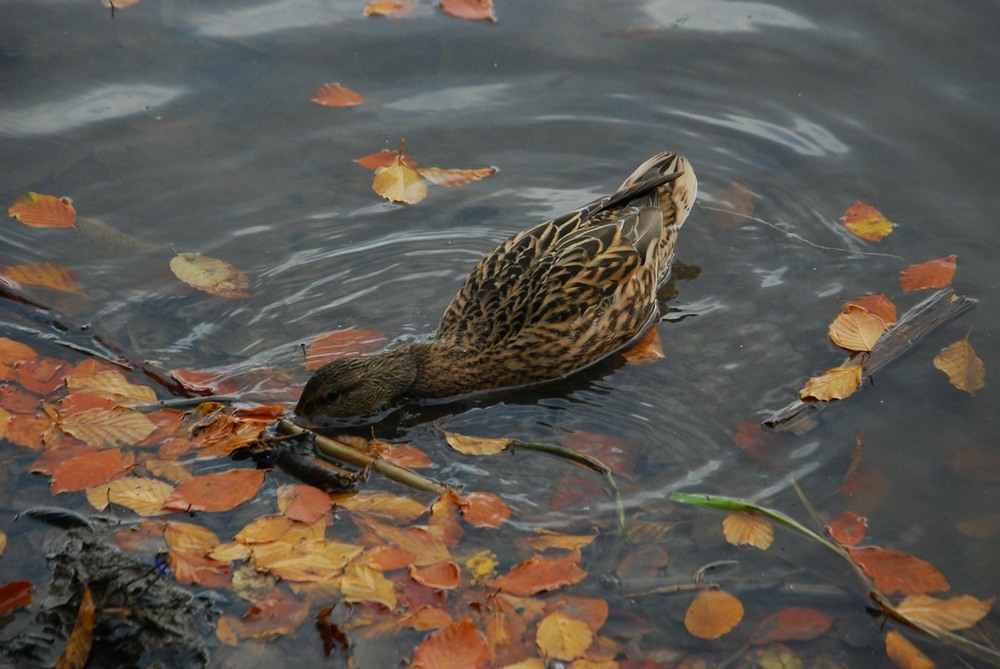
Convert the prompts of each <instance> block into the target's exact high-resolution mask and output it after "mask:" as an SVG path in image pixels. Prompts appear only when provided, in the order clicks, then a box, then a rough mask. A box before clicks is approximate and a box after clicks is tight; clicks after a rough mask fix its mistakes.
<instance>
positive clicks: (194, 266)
mask: <svg viewBox="0 0 1000 669" xmlns="http://www.w3.org/2000/svg"><path fill="white" fill-rule="evenodd" d="M170 270H171V271H172V272H173V273H174V276H176V277H177V278H178V279H180V280H181V281H183V282H184V283H186V284H187V285H189V286H191V287H192V288H196V289H198V290H200V291H203V292H206V293H209V294H211V295H216V296H218V297H228V298H234V299H244V298H247V297H250V278H249V277H248V276H247V275H246V273H245V272H243V271H242V270H240V269H237V268H236V267H235V266H234V265H232V264H231V263H228V262H226V261H225V260H219V259H218V258H211V257H209V256H203V255H201V254H200V253H178V254H177V255H176V256H174V257H173V258H172V259H171V260H170Z"/></svg>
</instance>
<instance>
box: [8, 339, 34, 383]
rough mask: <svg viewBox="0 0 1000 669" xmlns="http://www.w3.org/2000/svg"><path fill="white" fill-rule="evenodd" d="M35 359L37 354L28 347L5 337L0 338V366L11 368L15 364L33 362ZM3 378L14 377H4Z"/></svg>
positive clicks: (9, 377)
mask: <svg viewBox="0 0 1000 669" xmlns="http://www.w3.org/2000/svg"><path fill="white" fill-rule="evenodd" d="M37 357H38V353H36V352H35V350H34V349H33V348H31V347H30V346H28V345H26V344H22V343H21V342H19V341H14V340H13V339H8V338H7V337H0V365H3V366H5V367H11V366H13V365H15V364H17V363H21V362H27V361H28V360H34V359H35V358H37ZM4 378H8V379H11V378H14V377H12V376H5V377H4Z"/></svg>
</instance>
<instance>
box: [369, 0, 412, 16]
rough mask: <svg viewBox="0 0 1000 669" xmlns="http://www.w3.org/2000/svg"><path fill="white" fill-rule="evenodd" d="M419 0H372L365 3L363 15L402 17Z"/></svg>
mask: <svg viewBox="0 0 1000 669" xmlns="http://www.w3.org/2000/svg"><path fill="white" fill-rule="evenodd" d="M418 4H420V0H372V1H371V2H369V3H368V4H367V5H365V9H364V14H365V16H392V17H393V18H397V19H398V18H402V17H404V16H406V15H407V14H409V13H410V12H412V11H413V9H414V7H416V6H417V5H418Z"/></svg>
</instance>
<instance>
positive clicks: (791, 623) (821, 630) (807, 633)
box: [749, 606, 833, 646]
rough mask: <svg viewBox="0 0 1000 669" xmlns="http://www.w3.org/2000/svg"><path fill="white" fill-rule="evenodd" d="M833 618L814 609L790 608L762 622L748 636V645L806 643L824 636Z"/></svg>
mask: <svg viewBox="0 0 1000 669" xmlns="http://www.w3.org/2000/svg"><path fill="white" fill-rule="evenodd" d="M832 625H833V618H831V617H830V616H828V615H826V614H825V613H820V612H819V611H817V610H816V609H811V608H807V607H804V606H790V607H788V608H787V609H782V610H780V611H778V612H777V613H773V614H771V615H769V616H768V617H767V618H765V619H764V620H762V621H761V622H760V624H759V625H757V627H756V628H755V629H754V631H753V633H752V634H751V635H750V641H749V643H750V644H752V645H755V646H760V645H763V644H766V643H771V642H772V641H807V640H809V639H814V638H816V637H818V636H819V635H821V634H826V633H827V631H829V629H830V627H831V626H832Z"/></svg>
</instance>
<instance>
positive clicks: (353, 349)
mask: <svg viewBox="0 0 1000 669" xmlns="http://www.w3.org/2000/svg"><path fill="white" fill-rule="evenodd" d="M385 342H386V339H385V336H384V335H383V334H381V333H379V332H373V331H371V330H361V329H359V328H345V329H343V330H334V331H332V332H327V333H325V334H321V335H317V336H316V337H314V338H313V340H312V341H311V342H309V347H308V348H307V350H306V361H305V368H306V369H307V370H310V371H313V370H317V369H319V368H320V367H322V366H323V365H325V364H326V363H328V362H330V361H331V360H336V359H337V358H342V357H344V356H345V355H351V354H353V353H367V352H369V351H375V350H377V349H379V348H381V347H382V346H383V345H384V344H385Z"/></svg>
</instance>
